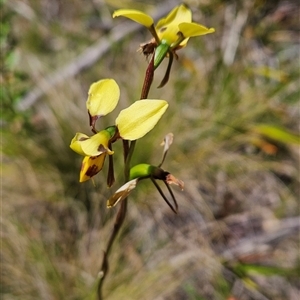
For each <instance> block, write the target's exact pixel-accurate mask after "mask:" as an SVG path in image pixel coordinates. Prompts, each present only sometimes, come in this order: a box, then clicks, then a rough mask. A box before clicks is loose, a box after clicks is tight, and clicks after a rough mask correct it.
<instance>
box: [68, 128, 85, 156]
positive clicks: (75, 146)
mask: <svg viewBox="0 0 300 300" xmlns="http://www.w3.org/2000/svg"><path fill="white" fill-rule="evenodd" d="M87 139H89V137H88V136H87V135H86V134H84V133H80V132H77V133H76V135H75V136H74V138H73V139H72V141H71V144H70V148H71V149H72V150H73V151H75V152H76V153H78V154H80V155H83V156H85V155H86V154H85V153H84V152H83V150H82V148H81V142H82V141H85V140H87Z"/></svg>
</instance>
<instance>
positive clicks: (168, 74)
mask: <svg viewBox="0 0 300 300" xmlns="http://www.w3.org/2000/svg"><path fill="white" fill-rule="evenodd" d="M173 58H174V54H173V52H171V51H170V52H169V63H168V67H167V70H166V74H165V76H164V78H163V80H162V81H161V83H160V85H159V86H158V87H157V88H158V89H160V88H162V87H163V86H165V85H166V84H167V82H168V81H169V77H170V72H171V68H172V63H173Z"/></svg>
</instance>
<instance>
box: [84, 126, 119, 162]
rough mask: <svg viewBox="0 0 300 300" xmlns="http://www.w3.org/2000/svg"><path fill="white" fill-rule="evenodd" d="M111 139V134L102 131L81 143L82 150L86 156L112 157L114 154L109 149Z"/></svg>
mask: <svg viewBox="0 0 300 300" xmlns="http://www.w3.org/2000/svg"><path fill="white" fill-rule="evenodd" d="M110 138H111V135H110V133H109V132H108V131H106V130H102V131H100V132H98V133H96V134H95V135H93V136H92V137H90V138H89V139H86V140H84V141H81V142H80V143H81V149H82V151H83V152H84V154H85V155H86V156H97V155H100V154H102V153H108V154H109V155H111V154H113V153H114V152H113V151H111V150H110V149H109V148H108V142H109V139H110Z"/></svg>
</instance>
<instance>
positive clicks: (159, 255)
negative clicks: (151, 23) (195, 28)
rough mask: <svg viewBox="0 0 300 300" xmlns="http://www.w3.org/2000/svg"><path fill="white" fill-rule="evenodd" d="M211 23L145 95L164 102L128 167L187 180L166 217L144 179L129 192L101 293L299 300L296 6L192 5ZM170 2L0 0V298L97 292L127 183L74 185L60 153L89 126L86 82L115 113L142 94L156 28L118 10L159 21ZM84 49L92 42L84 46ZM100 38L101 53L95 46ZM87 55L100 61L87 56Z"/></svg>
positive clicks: (76, 165) (101, 178)
mask: <svg viewBox="0 0 300 300" xmlns="http://www.w3.org/2000/svg"><path fill="white" fill-rule="evenodd" d="M186 3H187V4H188V5H189V6H190V8H191V9H192V11H193V20H194V21H196V22H199V23H201V24H204V25H206V26H207V27H214V28H215V29H216V32H215V33H214V34H211V35H207V36H204V37H198V38H193V39H191V40H190V41H189V44H188V46H187V47H186V48H185V49H183V50H180V51H179V52H178V54H179V60H178V61H175V62H174V65H173V69H172V74H171V77H170V81H169V83H168V84H167V85H166V86H165V87H164V88H162V89H156V86H158V85H159V83H160V81H161V79H162V78H163V76H164V71H165V67H166V62H165V63H164V64H163V65H162V66H160V67H159V69H158V70H157V72H156V73H155V79H154V84H153V87H152V89H151V91H150V94H149V98H160V99H165V100H167V101H169V103H170V107H169V109H168V111H167V112H166V114H165V115H164V117H163V118H162V119H161V121H160V122H159V124H158V126H157V127H155V129H154V130H153V131H151V133H149V134H148V135H147V136H145V137H144V138H142V139H141V140H139V141H138V143H137V148H136V151H135V154H134V162H135V163H142V162H145V163H152V164H158V163H159V162H160V160H161V155H162V147H161V146H160V143H161V141H162V140H163V137H164V135H165V134H167V133H168V132H173V133H174V136H175V138H174V143H173V145H172V147H171V149H170V151H169V153H168V157H167V159H166V161H165V163H164V168H165V169H166V170H168V171H169V172H171V173H172V174H173V175H175V176H176V177H177V178H180V179H181V180H183V181H184V182H185V190H184V191H183V192H181V191H180V190H179V189H176V188H174V189H173V190H174V193H175V194H176V198H177V201H178V204H179V214H178V215H174V214H173V212H172V211H171V210H170V209H169V207H168V206H167V205H166V204H165V202H164V201H163V200H162V199H161V197H160V195H159V194H158V192H157V191H156V189H155V188H154V186H153V185H152V184H151V182H150V181H149V182H146V181H145V182H142V183H141V184H140V185H139V186H138V189H137V190H135V191H134V192H133V193H132V195H131V196H130V201H129V207H128V215H127V218H126V220H125V224H124V226H123V229H122V231H121V234H120V235H119V238H118V239H117V242H116V243H115V245H114V248H113V251H112V254H111V256H110V262H111V264H110V272H109V275H108V277H107V279H106V281H105V286H104V296H105V299H133V300H135V299H146V300H152V299H159V300H160V299H168V300H171V299H172V300H174V299H175V300H177V299H178V300H181V299H231V300H234V299H297V295H299V290H300V284H299V234H297V233H299V193H300V190H299V163H300V162H299V129H300V126H299V125H300V124H299V116H300V113H299V112H300V107H299V90H300V84H299V69H300V68H299V66H300V65H299V64H300V61H299V31H300V24H299V4H298V1H292V0H289V1H283V0H281V1H280V0H277V1H272V0H265V1H263V0H255V1H234V0H232V1H222V0H211V1H206V0H190V1H186ZM178 4H180V2H178V1H147V4H146V3H144V2H143V1H131V0H126V1H119V0H109V1H104V0H103V1H102V0H87V1H80V0H73V1H62V0H51V1H48V0H39V1H37V0H27V1H21V0H6V1H5V0H1V17H2V21H1V59H2V60H1V61H2V64H1V69H2V70H1V98H2V99H1V105H2V110H1V112H2V114H1V126H2V142H3V143H2V150H1V151H2V172H1V175H2V178H1V182H2V188H1V189H2V201H1V215H2V218H1V231H2V232H1V239H2V242H1V288H0V293H1V298H2V299H5V300H8V299H9V300H10V299H25V300H26V299H51V300H52V299H95V295H96V285H97V274H98V272H99V269H100V267H101V262H102V254H103V252H102V251H103V250H104V249H105V246H106V243H107V240H108V237H109V234H110V232H111V230H112V226H113V222H114V217H115V214H116V212H117V209H118V207H116V208H113V209H107V208H106V199H107V198H108V197H109V196H110V195H112V193H113V192H114V191H116V189H118V188H119V187H120V185H121V184H123V171H122V154H121V147H120V145H116V146H115V147H114V150H115V152H116V155H114V158H115V170H116V178H117V181H116V183H115V185H114V186H113V187H112V188H111V189H108V188H107V187H106V172H107V167H105V168H104V169H105V170H104V172H102V173H100V174H99V175H97V176H96V177H95V185H94V184H93V183H92V182H86V183H83V184H79V182H78V176H79V174H78V173H79V169H80V163H81V157H79V156H78V155H76V154H75V153H73V152H72V151H71V150H70V149H69V144H70V140H71V139H72V137H73V136H74V134H75V132H77V131H81V132H84V133H86V134H90V132H89V124H88V116H87V113H86V109H85V101H86V98H87V91H88V88H89V86H90V84H91V83H92V82H95V81H97V80H99V79H102V78H114V79H115V80H116V81H117V82H118V84H119V85H120V88H121V100H120V102H119V105H118V107H117V109H116V110H115V111H114V112H113V113H111V114H110V115H108V116H107V117H105V118H103V121H101V122H102V124H101V126H107V125H111V124H113V123H114V120H115V117H116V116H117V114H118V112H119V110H120V109H122V108H125V107H127V106H129V105H130V103H132V102H133V101H135V100H138V99H139V95H140V91H141V86H142V83H143V78H144V74H145V70H146V67H147V61H146V59H145V58H144V57H143V56H142V55H141V54H139V53H137V52H136V50H137V49H138V47H139V44H140V43H143V42H146V41H148V40H149V39H150V38H151V37H150V34H149V33H148V32H147V30H145V29H144V28H142V27H134V28H133V29H130V30H129V28H131V27H130V26H132V22H130V21H129V20H125V19H122V18H119V19H114V20H113V19H112V18H111V14H112V12H113V11H114V10H115V9H118V8H136V9H140V10H144V11H146V12H149V13H150V14H152V15H153V16H157V17H160V16H161V15H164V14H166V13H168V12H169V11H170V10H171V9H172V8H173V7H174V6H176V5H178ZM91 47H92V48H91ZM101 47H102V48H103V49H102V48H101ZM93 55H94V56H93Z"/></svg>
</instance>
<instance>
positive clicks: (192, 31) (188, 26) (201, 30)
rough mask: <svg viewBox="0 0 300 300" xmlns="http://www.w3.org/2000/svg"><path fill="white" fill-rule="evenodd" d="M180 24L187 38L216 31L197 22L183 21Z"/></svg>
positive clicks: (180, 28)
mask: <svg viewBox="0 0 300 300" xmlns="http://www.w3.org/2000/svg"><path fill="white" fill-rule="evenodd" d="M178 26H179V30H180V32H181V33H182V34H183V36H184V37H186V38H190V37H193V36H198V35H205V34H208V33H213V32H215V29H214V28H207V27H205V26H203V25H200V24H197V23H181V24H179V25H178Z"/></svg>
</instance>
